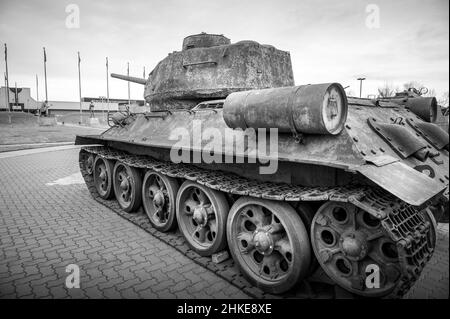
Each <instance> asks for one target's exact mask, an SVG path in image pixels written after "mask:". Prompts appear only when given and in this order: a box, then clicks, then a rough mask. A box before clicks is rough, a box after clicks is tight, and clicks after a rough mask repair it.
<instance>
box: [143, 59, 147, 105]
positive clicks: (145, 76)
mask: <svg viewBox="0 0 450 319" xmlns="http://www.w3.org/2000/svg"><path fill="white" fill-rule="evenodd" d="M143 75H144V77H143V78H144V79H145V80H146V79H147V75H146V74H145V66H144V73H143ZM144 107H145V97H144Z"/></svg>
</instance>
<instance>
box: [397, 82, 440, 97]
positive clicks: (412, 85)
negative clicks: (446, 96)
mask: <svg viewBox="0 0 450 319" xmlns="http://www.w3.org/2000/svg"><path fill="white" fill-rule="evenodd" d="M403 88H404V89H405V90H408V89H411V88H414V89H416V90H418V91H420V90H421V89H423V88H426V90H424V92H425V91H426V93H424V94H423V96H430V97H431V96H436V90H435V89H433V88H427V87H426V86H425V85H423V83H421V82H419V81H409V82H406V83H405V84H403Z"/></svg>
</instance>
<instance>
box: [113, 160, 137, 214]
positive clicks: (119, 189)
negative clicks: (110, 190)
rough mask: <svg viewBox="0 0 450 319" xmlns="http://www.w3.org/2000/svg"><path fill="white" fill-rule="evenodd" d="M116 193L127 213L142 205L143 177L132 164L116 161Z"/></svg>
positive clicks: (114, 173)
mask: <svg viewBox="0 0 450 319" xmlns="http://www.w3.org/2000/svg"><path fill="white" fill-rule="evenodd" d="M113 175H114V193H115V195H116V199H117V201H118V202H119V205H120V207H121V208H122V209H123V210H124V211H126V212H127V213H129V212H132V211H136V210H137V209H138V208H139V206H140V205H141V196H142V194H141V192H142V178H141V174H140V172H139V171H138V170H137V169H136V168H134V167H131V166H128V165H125V164H123V163H121V162H116V165H115V166H114V172H113Z"/></svg>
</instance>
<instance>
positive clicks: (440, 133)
mask: <svg viewBox="0 0 450 319" xmlns="http://www.w3.org/2000/svg"><path fill="white" fill-rule="evenodd" d="M406 122H407V123H408V124H409V125H411V127H412V128H414V129H415V130H416V131H417V132H418V133H419V134H420V135H422V136H423V138H424V139H425V140H426V141H428V142H429V143H430V144H432V145H433V146H434V147H435V148H437V149H438V150H441V149H443V148H446V149H447V150H448V144H449V136H448V133H447V132H445V131H444V130H443V129H441V128H440V127H438V126H437V125H434V124H432V123H426V122H420V121H416V120H414V118H408V119H407V120H406Z"/></svg>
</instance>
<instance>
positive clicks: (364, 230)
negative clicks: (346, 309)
mask: <svg viewBox="0 0 450 319" xmlns="http://www.w3.org/2000/svg"><path fill="white" fill-rule="evenodd" d="M311 242H312V247H313V250H314V253H315V255H316V257H317V260H318V261H319V263H320V265H321V266H322V269H323V270H324V271H325V272H326V273H327V275H328V276H329V277H330V278H331V279H332V280H333V281H334V282H336V283H337V284H338V285H339V286H341V287H342V288H344V289H346V290H348V291H350V292H352V293H355V294H358V295H360V296H365V297H383V296H387V295H389V294H390V293H391V292H392V291H393V290H394V289H395V288H396V287H397V285H399V284H401V283H400V279H401V264H400V262H401V260H400V256H399V252H398V250H397V246H396V244H395V242H394V241H392V239H391V238H390V236H389V235H388V234H387V233H386V232H385V230H384V228H383V226H382V224H381V220H380V219H378V218H376V217H374V216H372V215H371V214H370V213H368V212H366V211H364V210H362V209H360V208H358V207H356V206H354V205H353V204H350V203H342V202H326V203H325V204H323V205H322V206H321V207H320V208H319V210H318V211H317V213H316V215H315V216H314V219H313V222H312V226H311ZM368 273H372V274H373V275H374V277H373V278H374V280H375V278H376V283H374V284H373V285H372V283H370V286H368V284H367V282H366V280H367V277H368Z"/></svg>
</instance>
